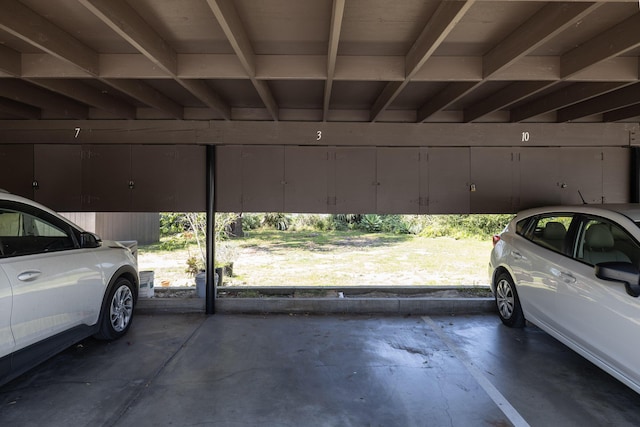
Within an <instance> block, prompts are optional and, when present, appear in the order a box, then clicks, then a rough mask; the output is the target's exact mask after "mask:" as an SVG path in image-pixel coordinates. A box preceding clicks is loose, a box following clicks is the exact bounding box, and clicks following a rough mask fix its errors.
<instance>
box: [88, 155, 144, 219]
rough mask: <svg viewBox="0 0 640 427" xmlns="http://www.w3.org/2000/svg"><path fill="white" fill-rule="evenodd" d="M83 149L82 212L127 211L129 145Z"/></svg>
mask: <svg viewBox="0 0 640 427" xmlns="http://www.w3.org/2000/svg"><path fill="white" fill-rule="evenodd" d="M83 150H85V152H84V160H83V164H82V176H83V188H82V193H83V210H85V211H93V212H129V211H130V210H131V193H132V191H131V189H130V188H129V183H130V181H131V180H132V179H131V146H129V145H88V146H85V147H83Z"/></svg>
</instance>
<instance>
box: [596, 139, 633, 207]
mask: <svg viewBox="0 0 640 427" xmlns="http://www.w3.org/2000/svg"><path fill="white" fill-rule="evenodd" d="M630 176H631V150H630V149H629V148H624V147H604V148H603V149H602V194H603V196H604V202H605V203H629V199H630V194H631V188H630V187H629V184H630V179H629V177H630Z"/></svg>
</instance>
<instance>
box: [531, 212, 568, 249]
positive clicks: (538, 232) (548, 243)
mask: <svg viewBox="0 0 640 427" xmlns="http://www.w3.org/2000/svg"><path fill="white" fill-rule="evenodd" d="M572 219H573V214H559V215H544V216H539V217H537V218H535V219H534V221H533V223H532V224H531V226H530V227H529V228H527V231H526V232H525V237H526V238H527V239H529V240H531V241H532V242H534V243H536V244H538V245H540V246H544V247H545V248H547V249H551V250H552V251H555V252H561V253H564V252H565V251H566V237H567V230H569V226H570V225H571V221H572Z"/></svg>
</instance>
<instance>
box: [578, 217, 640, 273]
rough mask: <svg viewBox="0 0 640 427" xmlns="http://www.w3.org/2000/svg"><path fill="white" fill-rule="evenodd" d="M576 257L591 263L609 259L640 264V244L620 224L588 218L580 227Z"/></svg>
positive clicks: (594, 263)
mask: <svg viewBox="0 0 640 427" xmlns="http://www.w3.org/2000/svg"><path fill="white" fill-rule="evenodd" d="M576 259H578V260H580V261H583V262H586V263H587V264H590V265H596V264H598V263H601V262H608V261H623V262H631V263H633V264H634V265H639V262H640V245H639V244H638V242H636V241H635V239H633V237H631V235H629V233H627V232H626V231H625V230H624V228H622V227H620V226H619V225H618V224H615V223H612V222H610V221H608V220H606V219H603V218H587V219H585V220H584V221H583V222H582V223H581V224H580V227H579V231H578V246H577V248H576Z"/></svg>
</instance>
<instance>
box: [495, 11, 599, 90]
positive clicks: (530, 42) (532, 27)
mask: <svg viewBox="0 0 640 427" xmlns="http://www.w3.org/2000/svg"><path fill="white" fill-rule="evenodd" d="M600 6H601V4H599V3H595V2H594V3H548V4H547V5H546V6H544V7H543V8H542V9H540V10H539V11H538V12H537V13H535V14H534V15H533V16H532V17H531V18H530V19H529V20H527V21H526V22H525V23H524V24H522V25H520V26H519V27H518V29H517V30H516V31H514V32H513V33H511V34H510V35H509V36H507V37H506V38H505V39H503V40H502V41H501V42H500V43H498V44H497V45H495V46H494V47H493V49H491V50H490V51H489V52H488V53H487V54H485V55H484V56H483V58H482V65H483V72H484V78H489V77H490V76H492V75H493V74H495V73H497V72H498V71H500V70H502V69H504V68H506V67H508V66H510V65H511V64H513V63H514V62H516V61H517V60H518V59H520V58H522V57H523V56H525V55H527V54H528V53H529V52H532V51H534V50H535V49H537V48H538V47H540V46H541V45H543V44H544V43H546V42H548V41H549V40H551V39H552V38H554V37H556V36H557V35H558V34H560V33H561V32H562V31H564V30H566V29H567V28H569V27H571V26H573V25H574V24H575V23H576V22H578V21H580V20H581V19H583V18H584V17H585V16H587V15H588V14H590V13H591V12H593V11H594V10H595V9H597V8H599V7H600Z"/></svg>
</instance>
